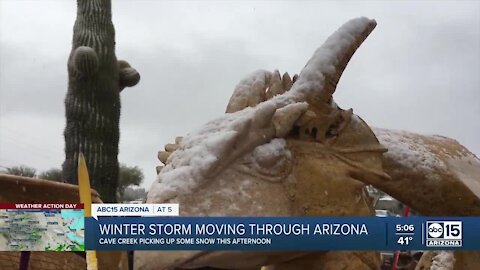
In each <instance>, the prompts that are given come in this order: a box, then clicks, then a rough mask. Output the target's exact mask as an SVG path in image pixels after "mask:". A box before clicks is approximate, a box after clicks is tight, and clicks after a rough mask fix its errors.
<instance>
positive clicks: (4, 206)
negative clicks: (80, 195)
mask: <svg viewBox="0 0 480 270" xmlns="http://www.w3.org/2000/svg"><path fill="white" fill-rule="evenodd" d="M0 209H83V203H0Z"/></svg>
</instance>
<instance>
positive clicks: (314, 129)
mask: <svg viewBox="0 0 480 270" xmlns="http://www.w3.org/2000/svg"><path fill="white" fill-rule="evenodd" d="M317 132H318V130H317V128H316V127H314V128H312V137H313V138H314V139H316V138H317Z"/></svg>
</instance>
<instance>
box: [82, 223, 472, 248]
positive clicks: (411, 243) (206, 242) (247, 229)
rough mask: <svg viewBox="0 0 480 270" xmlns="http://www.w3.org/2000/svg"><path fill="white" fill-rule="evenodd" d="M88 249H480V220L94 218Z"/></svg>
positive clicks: (87, 237)
mask: <svg viewBox="0 0 480 270" xmlns="http://www.w3.org/2000/svg"><path fill="white" fill-rule="evenodd" d="M85 249H87V250H429V249H438V250H447V249H460V250H480V217H448V218H447V217H406V218H400V217H177V216H174V217H170V216H161V217H158V216H157V217H96V218H91V217H89V218H85Z"/></svg>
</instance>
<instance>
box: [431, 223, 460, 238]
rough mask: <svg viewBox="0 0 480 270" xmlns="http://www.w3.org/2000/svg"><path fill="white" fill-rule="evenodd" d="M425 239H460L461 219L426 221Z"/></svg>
mask: <svg viewBox="0 0 480 270" xmlns="http://www.w3.org/2000/svg"><path fill="white" fill-rule="evenodd" d="M426 227H427V239H444V240H461V239H462V222H461V221H427V224H426Z"/></svg>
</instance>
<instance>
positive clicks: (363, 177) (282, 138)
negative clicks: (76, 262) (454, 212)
mask: <svg viewBox="0 0 480 270" xmlns="http://www.w3.org/2000/svg"><path fill="white" fill-rule="evenodd" d="M375 26H376V22H375V21H374V20H369V19H367V18H358V19H353V20H351V21H349V22H347V23H346V24H344V25H343V26H342V27H341V28H340V29H338V30H337V31H336V32H335V33H334V34H333V35H332V36H330V37H329V38H328V39H327V41H326V42H325V43H324V44H323V45H322V46H321V47H320V48H319V49H317V51H316V52H315V53H314V55H313V57H312V58H311V59H310V61H309V62H308V63H307V65H306V66H305V67H304V69H303V70H302V71H301V73H300V75H299V76H296V75H295V76H293V77H290V76H289V75H288V74H287V73H285V74H284V75H283V76H280V73H279V72H278V71H274V72H268V71H262V70H261V71H257V72H254V73H252V74H251V75H250V76H248V77H246V78H245V79H243V80H241V81H240V83H239V84H238V85H237V87H236V89H235V91H234V93H233V95H232V97H231V99H230V102H229V104H228V106H227V111H226V112H227V113H226V114H225V115H223V116H222V117H220V118H218V119H216V120H213V121H211V122H209V123H207V124H205V125H204V126H203V127H202V128H201V129H200V130H198V131H196V132H192V133H190V134H188V135H187V136H186V137H185V138H183V139H182V140H180V139H178V140H176V144H169V145H167V146H166V151H162V152H160V153H159V159H160V160H161V161H162V162H164V163H165V164H166V165H165V167H164V168H162V169H161V170H159V174H158V179H157V181H156V182H155V183H154V184H153V186H152V187H151V189H150V192H149V194H148V199H147V201H148V202H149V203H165V202H176V203H180V204H181V215H184V216H319V215H372V213H373V211H372V209H371V203H370V201H369V198H368V195H367V194H366V193H365V191H364V185H365V184H364V183H369V184H373V185H375V186H379V187H381V188H382V189H383V190H386V191H387V192H389V193H391V194H392V195H394V196H395V197H399V198H400V199H402V200H403V201H404V202H406V203H408V204H409V205H412V204H413V205H414V206H418V208H419V209H421V210H425V211H430V212H429V213H430V214H432V213H433V214H435V213H441V211H443V210H441V209H440V208H434V209H433V210H430V209H432V208H429V207H428V205H425V204H426V203H428V202H429V201H428V200H430V201H431V200H433V201H438V202H442V200H443V198H444V197H445V196H444V195H445V194H443V193H441V192H439V193H438V194H439V195H438V196H437V195H431V196H429V197H428V200H427V201H426V200H422V199H420V200H419V201H420V203H419V204H415V202H412V200H413V199H412V197H411V196H410V197H409V195H408V194H406V193H405V190H404V189H402V188H400V187H399V185H398V184H396V182H395V179H402V180H403V178H402V177H405V176H406V175H408V176H409V177H413V178H415V177H416V178H417V179H418V178H422V177H423V179H427V178H428V172H427V173H425V170H424V171H422V169H425V168H420V170H417V169H419V168H407V167H405V168H403V167H402V166H404V164H402V161H401V160H399V159H396V158H395V156H394V155H393V156H392V155H390V156H387V159H385V157H384V156H383V153H384V152H386V148H385V147H384V146H382V145H381V144H380V143H379V141H378V140H377V138H376V136H375V134H374V132H373V131H372V130H371V129H370V128H369V126H368V125H367V124H366V123H365V122H364V121H363V120H362V119H360V117H358V116H356V115H355V114H353V112H352V110H351V109H350V110H343V109H341V108H340V107H338V106H337V105H336V103H335V102H334V101H333V99H332V95H333V93H334V92H335V89H336V85H337V83H338V81H339V79H340V76H341V74H342V72H343V71H344V69H345V67H346V65H347V63H348V61H349V60H350V58H351V57H352V55H353V54H354V52H355V51H356V49H357V48H358V47H359V46H360V44H361V43H362V42H363V41H364V40H365V39H366V37H367V36H368V35H369V34H370V33H371V31H372V30H373V29H374V28H375ZM376 132H378V133H380V134H381V135H382V136H381V140H382V143H386V144H387V147H389V145H391V146H393V147H397V148H398V144H397V141H395V140H392V138H393V137H392V136H391V135H392V134H391V133H390V132H389V131H384V130H380V129H379V130H376ZM402 136H403V137H402ZM408 136H410V134H403V133H402V134H401V136H400V137H402V138H404V137H408ZM411 136H420V135H416V134H414V135H411ZM397 137H398V136H397ZM402 138H401V139H399V140H400V141H404V140H402ZM435 139H436V140H437V141H436V143H438V144H439V145H441V144H443V146H442V147H443V148H442V149H446V150H445V151H447V152H448V149H450V150H451V149H453V150H452V151H453V152H454V153H455V154H458V153H460V154H462V155H463V154H465V155H467V154H468V153H469V152H468V151H467V152H468V153H466V152H464V151H463V149H461V148H462V147H461V146H460V145H459V144H458V143H456V142H454V141H453V142H452V141H448V140H443V139H442V140H439V139H438V138H433V139H432V141H435ZM425 140H429V139H428V138H426V139H425ZM417 143H418V141H417V140H413V141H412V143H411V145H409V146H408V147H410V146H411V147H413V148H412V149H418V148H421V146H419V145H417ZM427 148H428V149H427ZM447 148H448V149H447ZM422 149H426V150H425V151H426V152H424V153H421V155H417V154H418V153H415V152H414V151H413V153H411V154H409V155H410V156H413V157H417V156H418V157H420V158H421V157H422V154H423V155H425V154H429V153H430V152H435V151H436V149H437V148H436V147H429V146H428V147H423V148H422ZM458 149H461V151H460V150H459V151H457V150H458ZM428 151H430V152H428ZM427 152H428V153H427ZM457 152H458V153H457ZM394 154H395V153H394ZM443 154H445V153H443ZM432 155H436V156H439V155H438V153H433V154H432ZM447 156H448V157H449V153H446V154H445V155H443V156H441V159H444V158H446V157H447ZM385 161H386V163H387V168H388V169H389V171H388V170H387V172H388V173H385V172H384V168H382V162H385ZM424 161H425V160H419V163H417V164H421V162H424ZM469 161H473V162H476V163H475V164H474V165H473V168H474V169H473V170H475V168H480V166H479V165H480V163H478V159H476V158H474V157H471V160H469ZM470 164H471V162H470ZM445 168H447V169H449V167H445ZM427 169H428V168H427ZM472 172H473V174H474V175H477V176H478V175H480V173H478V171H477V172H475V171H472ZM476 173H478V174H476ZM430 175H434V174H432V173H430ZM445 175H447V174H444V175H439V177H440V178H442V177H443V176H445ZM448 175H449V176H452V174H448ZM391 176H392V177H391ZM452 177H453V176H452ZM427 180H428V179H427ZM410 181H415V180H410ZM449 181H450V182H449V183H445V181H443V182H442V181H438V182H439V183H440V184H439V185H438V183H437V186H442V185H443V186H448V185H449V184H450V183H451V180H449ZM455 181H457V178H455V179H454V181H453V182H455ZM458 182H459V183H460V184H458V183H457V185H456V187H457V188H458V189H457V190H458V191H460V192H457V193H458V194H461V195H458V194H457V193H454V196H455V195H456V196H461V197H462V198H463V199H464V201H463V202H470V203H472V204H473V205H474V206H475V207H473V208H470V210H468V211H470V212H468V211H467V212H465V214H468V213H477V211H479V209H480V204H479V202H480V199H479V197H480V196H478V194H480V192H479V193H477V192H478V189H477V186H475V185H476V184H475V183H476V182H475V181H473V184H472V181H470V182H469V184H465V183H461V182H462V181H460V180H459V181H458ZM479 182H480V180H479ZM425 183H426V184H423V185H424V186H422V188H425V187H427V188H428V187H429V186H430V185H431V184H430V183H431V182H430V181H429V180H428V181H425ZM442 183H443V184H442ZM477 184H478V183H477ZM420 185H422V184H420ZM478 185H480V184H478ZM442 190H444V189H443V188H442ZM407 193H408V192H407ZM423 199H424V198H423ZM447 204H448V203H447ZM458 205H459V204H458V203H457V202H452V203H451V205H450V207H452V208H455V207H457V206H458ZM472 209H473V210H472ZM377 255H378V254H376V253H375V252H320V253H308V252H293V251H290V252H232V251H175V252H155V251H151V252H147V251H141V252H136V255H135V257H136V258H135V266H136V268H137V269H174V268H196V267H202V266H213V267H220V268H225V269H259V267H261V266H266V265H268V266H269V269H276V270H278V269H360V270H361V269H379V260H378V256H377Z"/></svg>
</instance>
